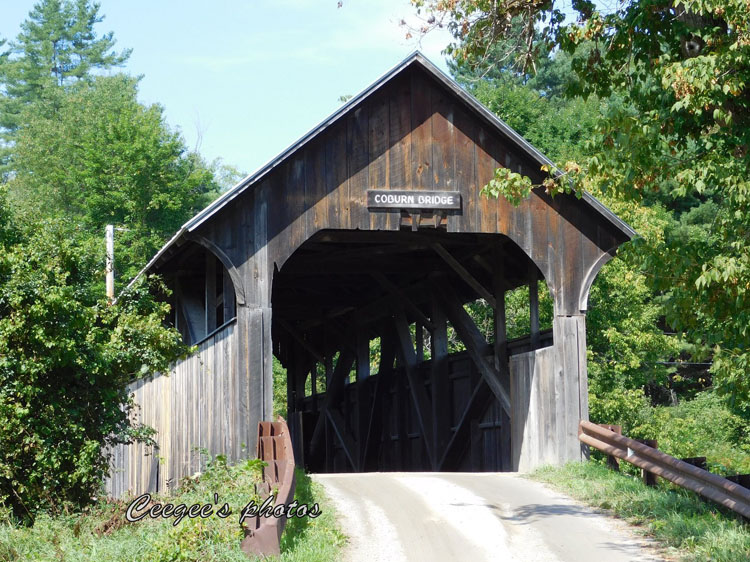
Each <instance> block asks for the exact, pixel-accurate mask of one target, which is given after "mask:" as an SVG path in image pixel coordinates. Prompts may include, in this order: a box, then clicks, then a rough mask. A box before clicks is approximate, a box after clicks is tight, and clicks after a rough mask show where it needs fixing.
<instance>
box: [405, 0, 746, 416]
mask: <svg viewBox="0 0 750 562" xmlns="http://www.w3.org/2000/svg"><path fill="white" fill-rule="evenodd" d="M418 4H420V5H421V6H422V9H432V10H435V11H436V12H437V13H438V14H439V15H441V16H444V17H446V18H448V19H450V20H451V22H452V24H453V29H454V30H455V32H456V33H455V35H456V37H457V39H459V40H460V41H461V43H460V45H458V46H456V47H455V48H454V51H453V52H454V53H456V54H457V55H458V56H459V57H461V58H463V57H466V58H467V59H472V58H476V57H478V56H481V54H482V53H485V52H487V49H489V48H490V47H491V45H492V44H493V42H494V41H495V40H496V39H497V38H498V37H500V36H503V35H504V34H505V33H508V32H512V31H513V30H512V29H511V28H510V27H508V26H507V25H505V24H504V23H503V22H504V21H506V20H508V18H513V17H520V18H522V20H523V21H525V22H526V23H527V25H526V26H521V32H520V33H521V35H522V36H525V37H527V38H528V37H530V33H529V31H528V30H529V29H532V30H533V29H534V28H535V25H536V28H537V29H538V30H539V31H538V33H539V34H540V35H541V37H542V40H543V41H546V42H548V43H549V44H551V45H553V46H555V47H557V48H559V49H561V50H563V51H565V52H567V53H569V54H570V55H571V56H572V63H571V64H572V69H573V71H574V73H573V76H574V77H575V84H574V91H577V92H578V93H580V94H582V95H584V96H589V95H597V96H599V97H600V98H608V99H611V100H613V102H611V103H609V104H608V106H607V111H606V113H605V114H604V115H603V117H602V119H601V120H600V122H599V123H598V125H597V128H596V131H595V135H593V137H592V141H591V143H590V144H589V146H590V148H591V151H590V153H589V155H588V156H587V157H586V158H584V159H582V160H581V161H580V162H578V163H573V162H571V163H568V165H562V166H561V171H562V173H563V176H562V177H560V178H559V181H557V182H548V183H547V184H546V187H547V188H548V189H550V190H551V191H553V192H554V191H556V190H567V189H570V188H571V187H572V188H575V189H577V190H580V189H583V188H586V189H589V190H591V191H593V192H595V193H597V194H603V193H606V194H610V195H612V196H615V197H620V198H625V199H633V200H636V201H641V202H645V203H653V202H654V200H655V199H656V200H661V201H662V202H663V203H666V204H667V206H668V207H670V208H672V209H673V210H674V211H675V215H674V217H675V223H674V224H672V225H671V226H669V227H668V228H667V229H666V231H665V237H664V239H663V241H661V242H660V243H658V244H657V245H656V246H655V247H654V248H653V251H651V252H650V254H649V257H648V261H647V262H646V263H647V267H646V269H647V271H651V272H658V274H652V275H649V276H648V279H649V280H650V282H652V283H653V286H654V288H655V289H656V290H658V291H661V292H663V294H664V297H665V301H664V302H665V307H666V308H665V310H666V312H667V321H668V323H669V324H670V326H672V327H673V328H674V329H676V330H680V331H684V332H685V333H686V334H687V337H688V338H689V340H690V342H691V343H692V344H693V345H694V346H695V348H696V349H701V348H702V349H703V350H704V355H707V354H708V353H709V352H710V353H711V354H712V355H713V365H712V368H711V371H712V373H713V382H714V385H715V388H716V389H717V390H719V391H721V392H724V393H726V394H727V395H728V396H729V397H730V399H731V400H732V401H733V402H734V403H735V404H738V405H742V404H744V405H747V404H748V403H750V378H748V377H747V371H748V369H749V368H750V329H748V326H750V299H748V296H749V294H748V292H749V291H750V248H749V246H748V239H749V238H750V237H749V235H748V233H749V232H750V208H749V206H750V197H748V194H749V193H750V183H749V180H748V177H747V170H748V169H750V149H749V148H748V147H750V127H749V126H748V125H749V123H748V121H749V120H750V95H748V90H747V87H748V86H747V84H748V83H749V82H750V11H748V9H747V5H746V2H745V1H744V0H707V1H703V0H682V1H678V2H676V3H674V4H672V3H669V2H660V1H653V0H630V1H628V2H625V3H623V4H622V5H621V6H620V7H619V8H618V9H616V10H615V11H613V12H611V13H607V14H603V13H600V12H598V11H597V9H596V6H595V5H594V3H592V2H588V1H581V2H576V3H574V9H575V10H576V12H577V16H578V19H577V21H575V22H573V23H565V22H563V18H562V14H561V12H560V10H559V9H558V8H559V5H557V4H555V2H554V1H545V2H530V3H523V4H522V3H516V2H513V1H511V0H505V1H501V2H485V1H481V0H459V1H457V2H450V3H444V2H427V3H424V2H418ZM524 34H525V35H524ZM584 43H588V44H591V45H593V47H592V48H590V49H588V50H584V51H581V50H580V49H579V47H580V46H581V45H583V44H584ZM525 44H530V43H525ZM533 56H535V53H534V52H533V49H524V50H523V51H522V52H520V53H519V58H518V59H517V60H519V61H521V63H523V61H527V60H529V58H530V57H533ZM615 102H616V103H615ZM529 187H530V182H528V181H526V182H523V181H522V179H519V178H509V177H508V178H498V181H497V182H496V183H495V184H494V186H493V189H492V190H491V191H493V192H494V194H495V195H500V194H502V195H504V196H509V197H510V198H511V199H517V198H518V196H522V195H523V194H524V192H525V190H527V189H528V188H529ZM670 200H671V201H670ZM701 207H702V208H701ZM694 209H697V210H694ZM698 356H699V355H698Z"/></svg>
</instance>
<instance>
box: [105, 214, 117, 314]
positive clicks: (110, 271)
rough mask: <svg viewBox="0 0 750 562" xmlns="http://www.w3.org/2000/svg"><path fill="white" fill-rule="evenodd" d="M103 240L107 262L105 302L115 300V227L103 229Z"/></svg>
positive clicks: (110, 225) (109, 226) (111, 225)
mask: <svg viewBox="0 0 750 562" xmlns="http://www.w3.org/2000/svg"><path fill="white" fill-rule="evenodd" d="M104 239H105V242H106V246H107V262H106V265H105V271H106V280H107V302H109V303H110V304H112V302H114V300H115V225H113V224H108V225H107V226H106V228H105V229H104Z"/></svg>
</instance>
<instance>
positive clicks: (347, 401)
mask: <svg viewBox="0 0 750 562" xmlns="http://www.w3.org/2000/svg"><path fill="white" fill-rule="evenodd" d="M539 279H540V272H539V270H538V269H537V267H536V266H535V265H534V264H533V262H531V260H529V259H528V257H527V256H526V255H525V254H524V253H523V252H522V251H521V250H520V248H518V247H517V246H516V245H515V244H514V243H513V242H512V241H511V240H510V239H508V238H507V237H505V236H502V235H472V234H451V235H449V234H447V233H446V232H444V231H443V230H441V229H436V228H429V227H428V228H422V229H420V230H419V231H418V232H411V231H410V230H402V231H400V232H370V233H367V232H351V231H323V232H320V233H319V234H317V235H316V236H314V237H313V238H312V239H310V240H309V241H308V242H306V243H305V244H304V245H303V246H302V247H301V248H300V249H299V250H298V251H297V252H295V254H294V255H293V256H292V257H291V258H290V259H289V260H288V261H287V262H286V264H285V265H284V267H283V268H282V269H281V271H279V272H276V273H275V275H274V287H273V297H272V309H273V341H274V353H275V354H276V356H277V357H278V358H279V359H280V360H281V362H282V365H283V366H284V367H285V368H286V370H287V381H288V386H287V405H288V420H289V423H290V427H291V428H292V438H293V441H294V442H295V449H296V451H295V452H296V455H295V456H296V457H297V459H298V460H299V462H300V463H301V464H304V465H305V467H306V468H307V469H309V470H311V471H314V472H349V471H374V470H377V471H386V470H433V471H439V470H444V471H456V470H476V471H480V470H482V471H501V470H505V471H507V470H513V469H514V462H513V456H512V448H511V408H510V404H511V403H512V402H513V396H512V393H513V390H514V389H512V388H511V384H510V380H511V379H510V371H509V369H510V363H509V356H510V355H512V354H513V355H516V354H520V353H524V352H528V351H531V350H533V349H538V348H540V347H543V346H549V345H551V344H552V330H551V329H548V330H545V331H541V330H540V321H539V306H538V303H539V297H538V295H539V289H538V287H539ZM519 287H524V288H526V289H527V290H526V295H525V296H526V299H527V300H526V302H525V303H522V306H521V307H520V310H519V309H518V308H519V307H518V304H519V303H518V298H514V299H512V300H513V303H512V305H514V306H511V311H510V312H511V316H512V318H511V321H512V323H513V326H512V328H513V329H514V330H513V331H515V332H517V331H518V329H519V328H520V330H521V332H522V333H523V334H524V335H523V336H522V337H520V338H515V339H513V340H511V341H508V330H507V327H506V324H507V321H506V316H507V315H506V309H507V306H506V293H508V292H509V291H512V290H514V289H518V288H519ZM543 290H546V289H543ZM518 296H520V295H513V297H518ZM543 296H544V295H543ZM547 296H549V295H547ZM545 301H546V303H547V304H548V305H549V306H548V308H549V311H548V313H547V314H546V315H545V316H546V317H547V319H548V320H551V299H550V298H547V299H545ZM472 303H473V312H474V314H470V313H469V311H468V310H467V308H465V306H464V305H465V304H469V305H472ZM523 304H525V306H523ZM519 312H520V313H521V314H519ZM472 316H473V317H472ZM519 316H523V317H524V318H519ZM477 320H479V321H477ZM519 320H520V322H519ZM517 324H521V325H520V326H517ZM488 380H491V381H496V382H497V384H494V385H493V384H489V385H488V383H487V381H488ZM493 387H494V388H493ZM516 463H517V460H516ZM516 466H517V464H516Z"/></svg>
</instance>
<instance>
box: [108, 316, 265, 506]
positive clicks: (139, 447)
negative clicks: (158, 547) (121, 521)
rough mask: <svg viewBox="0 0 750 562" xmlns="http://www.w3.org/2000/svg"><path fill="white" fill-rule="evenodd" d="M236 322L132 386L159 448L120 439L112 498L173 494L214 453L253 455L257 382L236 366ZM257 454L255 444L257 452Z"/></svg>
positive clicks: (140, 416) (141, 419)
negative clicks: (253, 393)
mask: <svg viewBox="0 0 750 562" xmlns="http://www.w3.org/2000/svg"><path fill="white" fill-rule="evenodd" d="M236 334H237V329H236V325H235V323H231V324H229V325H228V326H226V327H225V328H224V329H223V330H221V331H220V332H217V333H216V334H214V335H213V336H211V337H209V338H208V339H206V340H204V341H203V342H202V343H201V344H199V346H198V350H197V351H196V353H195V354H193V355H192V356H190V357H188V358H187V359H185V360H183V361H180V362H179V363H177V364H176V365H175V366H174V368H173V369H172V371H171V372H170V373H169V375H162V374H157V375H154V376H151V377H148V378H145V379H140V380H137V381H134V382H133V383H131V384H130V386H129V391H130V393H131V394H132V395H133V398H134V400H135V403H136V404H138V406H139V407H138V408H137V410H136V412H134V418H135V421H136V423H142V424H145V425H148V426H151V427H153V428H154V429H155V430H156V435H155V436H154V439H155V441H156V446H155V447H154V446H145V445H143V444H140V443H133V444H130V445H117V446H116V447H114V448H113V450H112V451H111V455H112V456H111V462H110V464H111V466H112V473H111V474H110V477H109V478H108V479H107V480H106V481H105V490H106V493H107V495H108V496H111V497H115V498H119V497H121V496H123V495H125V494H126V493H128V492H130V493H131V494H133V495H140V494H142V493H144V492H152V493H153V492H159V493H165V492H168V491H170V490H173V489H174V488H176V487H177V485H178V484H179V482H180V480H182V478H184V477H185V476H190V475H192V474H194V473H196V472H201V471H203V470H204V469H205V468H206V463H207V461H208V457H207V456H206V455H205V454H201V450H204V451H205V452H207V453H208V455H210V456H211V457H215V456H216V455H226V456H227V459H228V460H229V461H230V462H231V461H237V460H239V459H241V458H246V457H247V456H251V455H248V450H247V447H248V445H249V443H250V442H251V440H254V438H255V434H256V431H257V427H256V426H253V427H251V426H250V416H249V415H248V404H249V400H250V392H249V390H250V389H249V385H248V384H247V380H246V379H244V378H243V377H242V376H241V371H240V370H239V369H237V368H236V362H237V347H238V342H237V337H236ZM252 452H253V453H254V450H253V451H252Z"/></svg>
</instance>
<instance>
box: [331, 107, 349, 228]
mask: <svg viewBox="0 0 750 562" xmlns="http://www.w3.org/2000/svg"><path fill="white" fill-rule="evenodd" d="M346 130H347V128H346V122H344V123H339V124H337V125H334V126H333V127H332V128H331V129H330V133H329V135H328V139H327V141H326V186H327V188H328V195H327V197H326V199H327V201H328V205H327V206H328V226H329V227H330V228H343V229H348V228H350V226H351V215H350V209H349V206H350V205H349V165H348V162H347V160H348V155H347V146H346Z"/></svg>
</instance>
